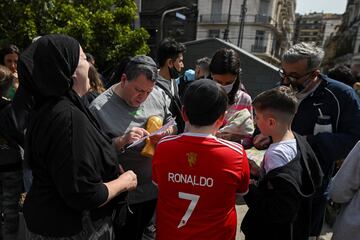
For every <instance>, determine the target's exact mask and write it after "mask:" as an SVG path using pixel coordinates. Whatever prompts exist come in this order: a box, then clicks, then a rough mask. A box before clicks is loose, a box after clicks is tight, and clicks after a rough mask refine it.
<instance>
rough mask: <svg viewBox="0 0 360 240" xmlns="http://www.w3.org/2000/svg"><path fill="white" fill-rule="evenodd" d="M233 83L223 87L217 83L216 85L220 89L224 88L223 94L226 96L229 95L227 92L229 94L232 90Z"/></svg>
mask: <svg viewBox="0 0 360 240" xmlns="http://www.w3.org/2000/svg"><path fill="white" fill-rule="evenodd" d="M234 83H235V81H234V82H233V83H230V84H228V85H225V86H223V85H221V84H219V83H217V85H219V86H220V87H222V88H224V90H225V92H226V93H227V94H229V92H231V90H232V89H233V86H234Z"/></svg>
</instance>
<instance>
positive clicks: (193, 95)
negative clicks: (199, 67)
mask: <svg viewBox="0 0 360 240" xmlns="http://www.w3.org/2000/svg"><path fill="white" fill-rule="evenodd" d="M184 109H185V112H186V115H187V117H188V118H189V122H190V124H191V125H194V126H198V127H202V126H209V125H211V124H213V123H214V122H215V121H216V120H217V119H218V118H219V117H220V116H221V115H222V114H224V113H225V111H226V109H227V95H226V92H225V91H224V89H223V88H222V87H220V86H218V85H217V84H216V82H214V81H212V80H210V79H200V80H196V81H194V82H192V83H191V84H190V85H189V87H188V88H187V89H186V91H185V94H184Z"/></svg>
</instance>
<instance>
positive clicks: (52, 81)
mask: <svg viewBox="0 0 360 240" xmlns="http://www.w3.org/2000/svg"><path fill="white" fill-rule="evenodd" d="M79 54H80V44H79V42H78V41H77V40H75V39H74V38H72V37H69V36H65V35H59V34H52V35H47V36H43V37H41V38H40V39H39V40H37V41H35V42H34V43H32V44H31V45H30V46H29V47H28V48H27V49H26V50H25V51H24V52H23V53H22V54H21V56H20V60H19V63H18V74H19V81H20V84H21V85H23V86H24V87H25V88H26V89H27V90H28V91H29V92H30V93H31V94H32V95H34V97H35V98H48V97H57V96H63V95H65V94H66V92H67V91H68V90H69V89H70V88H71V87H72V84H73V80H72V75H73V74H74V72H75V69H76V68H77V66H78V63H79Z"/></svg>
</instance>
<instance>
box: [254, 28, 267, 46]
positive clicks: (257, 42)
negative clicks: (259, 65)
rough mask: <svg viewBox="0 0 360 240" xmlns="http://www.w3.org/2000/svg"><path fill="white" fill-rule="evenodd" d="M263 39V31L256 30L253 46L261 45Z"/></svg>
mask: <svg viewBox="0 0 360 240" xmlns="http://www.w3.org/2000/svg"><path fill="white" fill-rule="evenodd" d="M264 40H265V31H259V30H256V34H255V46H263V45H264Z"/></svg>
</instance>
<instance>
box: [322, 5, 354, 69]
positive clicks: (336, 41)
mask: <svg viewBox="0 0 360 240" xmlns="http://www.w3.org/2000/svg"><path fill="white" fill-rule="evenodd" d="M324 48H325V53H326V54H325V60H326V61H325V64H324V68H325V69H329V68H331V67H334V66H338V65H349V66H351V67H352V68H353V69H358V70H356V71H359V72H360V0H348V2H347V5H346V10H345V13H344V14H343V16H342V23H341V25H340V27H339V29H338V31H337V33H336V34H333V35H332V36H331V38H329V39H328V40H327V41H326V42H325V46H324Z"/></svg>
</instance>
